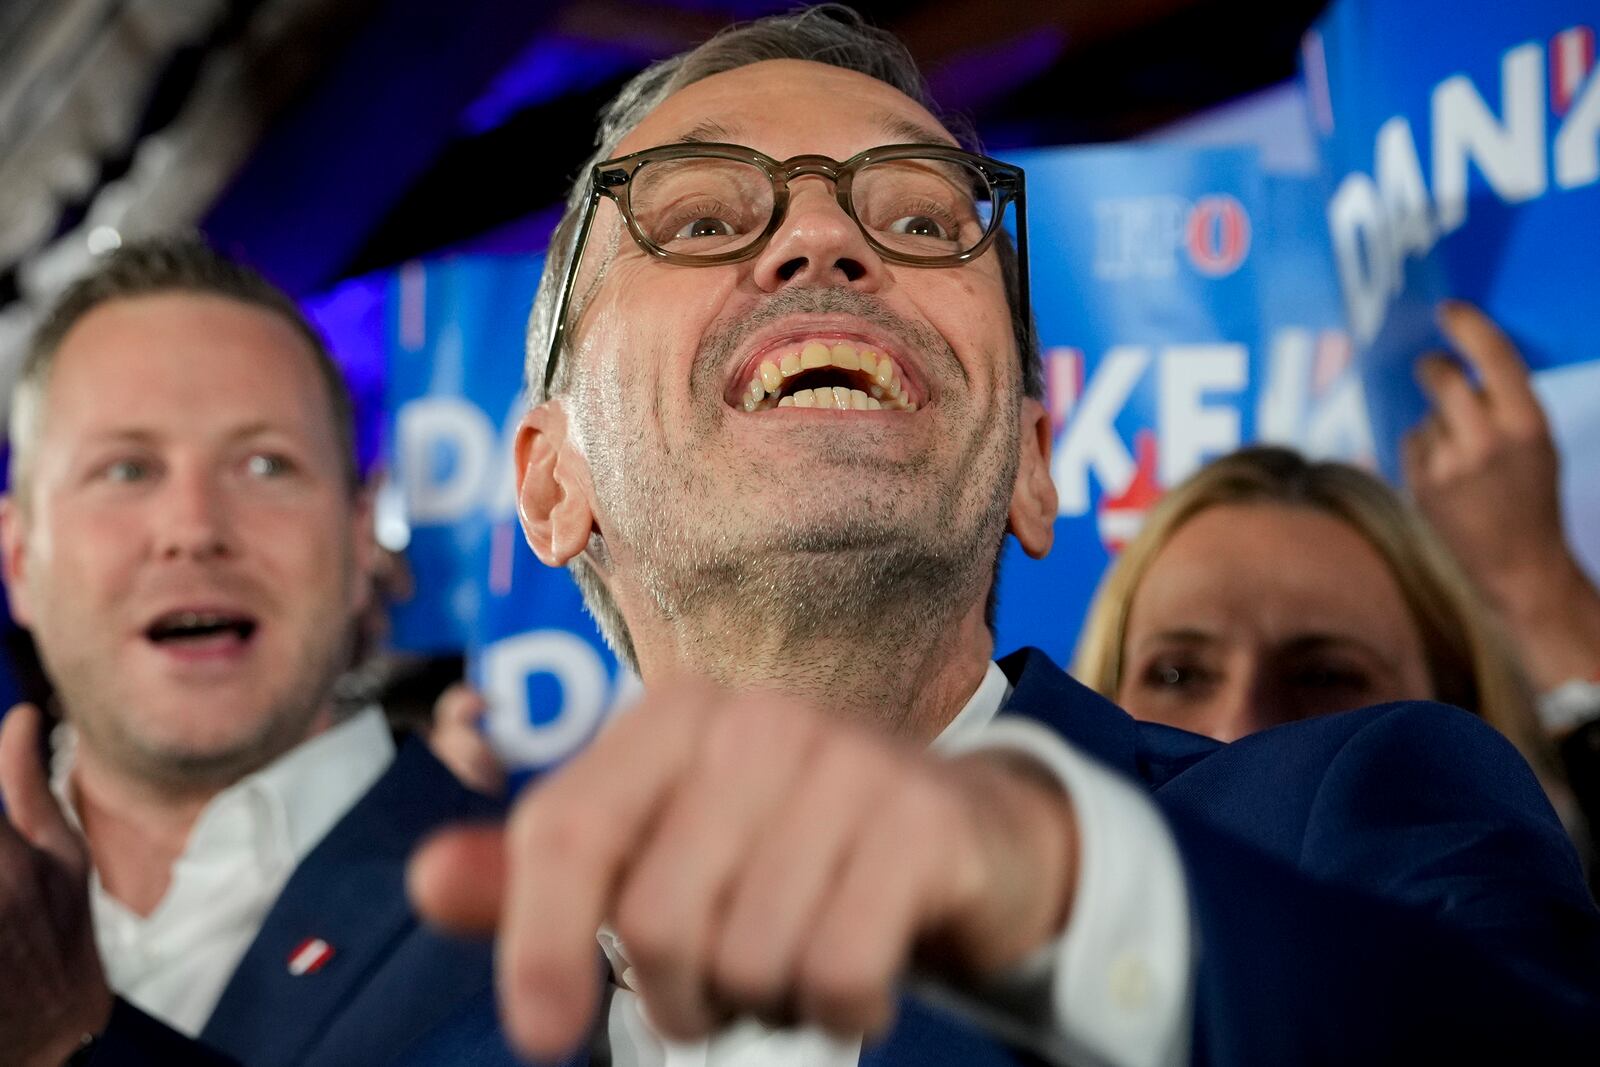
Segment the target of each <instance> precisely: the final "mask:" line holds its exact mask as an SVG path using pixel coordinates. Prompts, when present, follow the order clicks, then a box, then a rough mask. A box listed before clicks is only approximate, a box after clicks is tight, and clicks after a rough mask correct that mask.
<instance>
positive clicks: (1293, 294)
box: [998, 145, 1372, 661]
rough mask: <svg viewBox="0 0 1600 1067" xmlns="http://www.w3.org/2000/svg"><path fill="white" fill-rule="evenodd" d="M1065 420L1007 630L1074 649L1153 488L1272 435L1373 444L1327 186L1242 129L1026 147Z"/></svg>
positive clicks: (1020, 560) (1055, 387)
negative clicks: (1207, 140)
mask: <svg viewBox="0 0 1600 1067" xmlns="http://www.w3.org/2000/svg"><path fill="white" fill-rule="evenodd" d="M1010 158H1011V159H1012V161H1014V162H1017V163H1019V164H1021V165H1022V166H1023V167H1024V168H1025V169H1026V170H1027V173H1028V196H1029V203H1030V211H1029V231H1030V233H1029V240H1030V248H1031V255H1030V260H1031V269H1032V278H1033V297H1034V306H1035V309H1036V311H1037V314H1038V323H1039V334H1040V339H1041V342H1042V346H1043V349H1044V359H1045V372H1046V384H1047V407H1048V410H1049V412H1050V416H1051V420H1052V425H1053V427H1054V430H1055V454H1054V457H1053V461H1052V474H1053V475H1054V478H1055V483H1056V490H1057V492H1058V493H1059V494H1060V514H1059V517H1058V519H1057V522H1056V544H1055V548H1054V549H1053V550H1052V552H1051V554H1050V556H1049V557H1048V558H1047V559H1046V560H1045V561H1044V562H1043V563H1032V562H1031V561H1028V560H1027V559H1026V557H1024V556H1023V555H1022V553H1021V552H1020V551H1018V550H1017V549H1016V548H1015V546H1012V547H1011V548H1010V550H1009V551H1008V555H1007V557H1006V559H1005V562H1004V564H1003V567H1002V580H1001V587H1000V608H999V615H998V629H999V635H998V638H999V646H1000V647H1001V648H1002V649H1006V648H1010V647H1014V646H1017V645H1021V644H1034V645H1038V646H1039V647H1042V648H1044V649H1045V650H1046V651H1048V652H1050V653H1051V654H1052V655H1053V656H1056V657H1058V658H1060V659H1061V660H1062V661H1065V660H1066V659H1069V658H1070V655H1071V650H1072V647H1073V644H1074V643H1075V641H1076V637H1077V631H1078V626H1079V622H1080V620H1081V618H1082V615H1083V612H1084V609H1085V608H1086V607H1087V605H1088V602H1089V599H1090V597H1091V595H1092V593H1093V589H1094V586H1095V584H1096V583H1097V582H1098V581H1099V578H1100V574H1101V572H1102V571H1103V569H1104V567H1105V565H1106V563H1107V562H1108V561H1109V559H1110V556H1111V553H1112V552H1114V551H1115V550H1116V548H1117V547H1118V546H1120V545H1121V544H1122V543H1123V542H1124V541H1125V540H1127V539H1128V538H1129V537H1131V536H1132V535H1133V533H1134V532H1135V531H1136V530H1137V528H1138V525H1139V522H1140V520H1141V518H1142V516H1143V514H1144V511H1145V509H1147V508H1148V507H1149V506H1150V505H1151V504H1153V503H1154V502H1155V501H1156V500H1157V499H1158V498H1159V497H1160V495H1161V493H1162V491H1163V490H1164V489H1165V488H1166V487H1168V486H1171V485H1173V484H1175V483H1176V482H1178V481H1181V480H1182V479H1183V478H1185V477H1187V476H1188V475H1189V474H1191V473H1193V472H1194V471H1195V470H1196V469H1198V468H1199V467H1200V466H1201V465H1202V464H1203V463H1205V462H1206V461H1207V460H1209V459H1211V458H1214V457H1216V456H1219V455H1222V454H1223V453H1226V452H1229V451H1232V450H1233V449H1235V448H1237V447H1239V446H1240V445H1241V444H1244V443H1247V442H1250V441H1254V440H1257V439H1260V438H1263V437H1266V438H1270V439H1274V440H1280V441H1285V442H1290V443H1294V444H1297V445H1300V446H1301V447H1304V448H1306V449H1308V450H1310V451H1313V452H1316V453H1317V454H1320V455H1334V456H1339V457H1340V458H1346V459H1352V460H1358V461H1360V460H1365V459H1367V458H1368V457H1370V454H1371V452H1372V441H1371V434H1370V428H1369V425H1368V420H1367V413H1366V405H1365V398H1364V395H1363V393H1362V389H1361V384H1360V381H1359V379H1358V376H1357V375H1356V373H1355V371H1354V368H1353V365H1352V361H1351V358H1350V346H1349V343H1348V339H1347V337H1346V335H1345V334H1344V332H1343V330H1342V313H1341V311H1340V308H1339V303H1338V292H1337V288H1336V287H1335V285H1334V283H1333V278H1332V273H1331V259H1330V256H1329V251H1328V248H1327V241H1326V238H1325V236H1324V231H1323V228H1322V227H1321V225H1320V217H1321V204H1322V202H1323V200H1322V186H1321V184H1320V183H1319V182H1317V181H1314V180H1310V179H1304V178H1289V177H1279V176H1269V175H1266V174H1264V173H1263V171H1262V168H1261V167H1260V166H1259V163H1258V160H1257V158H1256V154H1255V152H1254V150H1252V149H1246V148H1182V147H1173V146H1162V145H1138V146H1121V147H1107V148H1060V149H1040V150H1035V151H1028V152H1016V153H1013V154H1012V155H1011V157H1010Z"/></svg>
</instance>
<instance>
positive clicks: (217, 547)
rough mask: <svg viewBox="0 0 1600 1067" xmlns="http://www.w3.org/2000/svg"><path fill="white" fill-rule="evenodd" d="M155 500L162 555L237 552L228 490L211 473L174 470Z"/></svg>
mask: <svg viewBox="0 0 1600 1067" xmlns="http://www.w3.org/2000/svg"><path fill="white" fill-rule="evenodd" d="M154 503H155V506H156V507H157V509H158V512H159V514H158V517H157V531H158V533H157V544H156V549H157V553H158V554H159V555H160V556H161V557H162V558H164V559H196V560H205V559H215V558H219V557H223V556H228V555H231V554H232V553H233V551H234V545H233V535H232V529H231V521H230V519H229V509H228V503H227V500H226V489H225V488H224V487H223V486H222V485H220V484H219V483H218V480H217V478H216V477H214V476H213V475H212V474H210V473H209V472H204V471H183V470H174V471H172V472H170V473H169V474H168V477H167V481H166V485H165V486H163V492H162V493H161V494H160V495H159V498H158V499H157V500H156V501H155V502H154Z"/></svg>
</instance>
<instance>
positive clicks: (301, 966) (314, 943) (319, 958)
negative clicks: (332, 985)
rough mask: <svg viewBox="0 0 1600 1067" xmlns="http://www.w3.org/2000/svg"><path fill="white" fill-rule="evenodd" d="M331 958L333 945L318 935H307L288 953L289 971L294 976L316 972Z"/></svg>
mask: <svg viewBox="0 0 1600 1067" xmlns="http://www.w3.org/2000/svg"><path fill="white" fill-rule="evenodd" d="M331 959H333V946H332V945H330V944H328V943H327V942H326V941H324V940H322V938H320V937H308V938H306V939H305V940H304V941H302V942H300V945H299V947H298V948H296V949H295V950H294V951H293V952H291V953H289V973H290V974H291V975H293V976H294V977H296V978H299V977H301V976H302V975H307V974H316V973H317V972H318V971H320V970H322V968H324V967H326V966H327V965H328V961H329V960H331Z"/></svg>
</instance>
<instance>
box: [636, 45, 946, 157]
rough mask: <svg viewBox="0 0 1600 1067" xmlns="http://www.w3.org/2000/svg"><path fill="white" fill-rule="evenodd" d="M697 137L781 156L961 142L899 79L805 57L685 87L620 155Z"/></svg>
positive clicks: (663, 104)
mask: <svg viewBox="0 0 1600 1067" xmlns="http://www.w3.org/2000/svg"><path fill="white" fill-rule="evenodd" d="M696 141H724V142H729V143H732V144H740V145H745V146H747V147H750V148H754V149H757V150H758V151H762V152H765V153H766V154H767V155H770V156H773V157H775V158H777V159H788V158H789V157H791V156H797V155H804V154H808V153H816V154H820V155H826V156H831V157H832V158H834V159H839V160H843V159H847V158H849V157H850V156H852V155H854V154H855V153H857V152H860V151H862V150H863V149H866V148H874V147H877V146H879V145H885V144H903V143H917V144H949V145H955V144H957V141H956V139H955V138H954V137H952V136H951V135H950V132H949V131H948V130H946V129H945V128H944V126H943V125H942V124H941V123H940V122H939V120H938V119H937V118H935V117H934V116H933V115H932V114H931V113H930V112H929V111H928V110H927V109H926V108H924V107H923V106H922V105H920V104H918V103H917V102H916V101H915V100H912V99H911V98H910V97H908V96H906V95H905V94H904V93H902V92H900V91H899V90H898V89H896V88H894V87H893V86H891V85H889V84H887V83H885V82H881V81H879V80H878V79H876V78H872V77H869V76H868V75H865V74H861V73H858V72H856V71H852V70H845V69H843V68H842V67H834V66H829V65H828V64H826V63H814V62H810V61H807V60H799V59H770V60H765V61H763V62H760V63H752V64H750V65H748V66H744V67H739V68H737V69H734V70H729V71H723V72H722V73H720V74H713V75H711V76H710V77H708V78H704V79H701V80H700V81H697V82H694V83H693V84H691V85H687V86H685V87H684V88H682V89H680V90H678V91H677V92H675V93H673V94H672V95H671V96H669V97H667V98H666V99H665V100H664V101H662V102H661V104H660V105H659V106H657V107H656V109H655V110H653V111H651V112H650V113H649V114H648V115H646V116H645V118H644V119H643V121H641V122H640V123H639V125H638V126H636V127H634V129H633V130H632V131H630V132H629V133H628V135H627V136H626V137H624V138H623V139H622V141H621V143H620V144H619V145H618V146H617V150H616V152H615V153H614V154H615V155H618V156H621V155H626V154H627V153H629V152H637V151H639V150H641V149H644V148H653V147H655V146H656V145H663V144H678V143H683V142H696Z"/></svg>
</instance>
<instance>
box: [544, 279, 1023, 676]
mask: <svg viewBox="0 0 1600 1067" xmlns="http://www.w3.org/2000/svg"><path fill="white" fill-rule="evenodd" d="M794 292H795V293H796V298H795V299H787V300H786V299H783V298H782V294H780V297H775V298H773V300H772V301H769V302H768V303H767V304H766V305H763V307H762V308H761V309H760V310H759V311H758V312H757V313H756V314H755V315H753V316H749V317H746V318H745V319H743V320H741V321H740V322H738V323H736V324H734V325H733V326H730V327H729V328H727V329H725V330H723V331H721V332H719V333H718V334H717V335H715V336H712V337H710V338H708V340H707V342H706V343H705V344H704V345H703V346H702V351H701V352H700V353H699V355H698V356H697V358H696V361H695V369H694V370H693V372H692V376H693V378H694V382H693V384H694V388H695V395H697V396H712V395H715V396H718V397H720V395H721V387H722V383H721V381H720V375H721V372H722V368H723V367H725V366H726V365H727V362H728V358H729V356H730V355H731V351H730V346H732V345H734V344H736V343H737V342H738V340H739V339H740V338H742V337H744V336H747V335H748V333H749V332H750V331H751V330H753V329H756V328H759V326H760V325H761V324H762V322H763V321H770V320H772V319H776V318H778V317H780V316H782V315H786V314H790V313H792V312H794V311H806V310H810V311H815V312H818V313H825V312H830V311H845V312H849V313H854V314H857V315H860V316H861V317H863V318H866V319H868V320H873V319H877V320H880V321H882V320H885V319H888V320H890V321H888V323H887V324H888V325H889V326H890V327H891V328H892V329H893V330H894V331H895V333H896V334H898V335H900V336H902V337H905V338H906V339H907V340H908V341H910V342H912V343H916V344H918V345H919V346H921V347H922V349H923V351H924V352H926V353H929V358H930V359H933V360H935V361H948V363H949V364H950V365H954V366H955V367H957V368H959V366H960V364H959V362H958V361H957V359H956V356H955V354H954V353H953V352H952V351H950V349H949V347H948V344H947V343H945V342H944V341H943V339H942V338H940V337H938V335H937V334H933V333H932V331H930V330H927V329H925V328H922V329H919V328H916V327H914V326H912V325H910V324H907V323H905V322H904V321H903V320H900V319H899V318H898V317H894V316H890V315H888V314H887V313H885V312H883V311H882V310H881V309H880V307H879V305H877V303H876V301H871V300H870V299H866V300H863V298H861V294H856V293H853V292H851V291H849V290H812V291H794ZM930 344H937V346H938V347H937V348H930ZM592 365H593V364H591V366H592ZM596 377H599V376H598V375H580V376H579V378H580V379H588V381H587V382H582V383H575V384H576V391H577V396H576V399H577V400H578V404H577V410H579V411H584V412H587V413H588V417H584V418H580V419H578V420H577V421H578V423H579V425H578V427H577V430H578V435H579V438H580V442H581V445H582V447H583V449H584V452H585V454H586V456H587V457H588V458H589V461H590V467H591V470H592V471H593V472H594V487H595V492H596V494H597V495H598V497H599V499H600V502H601V504H602V507H603V508H604V509H605V511H606V513H607V515H608V516H609V518H610V520H611V523H612V526H613V531H612V536H613V538H615V539H617V540H619V541H620V542H622V543H624V544H626V545H627V547H628V552H629V556H630V558H631V559H632V560H633V561H634V564H635V565H634V568H633V570H634V573H633V575H632V579H633V580H634V581H636V582H637V584H638V586H639V588H640V589H641V591H642V592H643V593H644V595H645V597H646V598H647V600H648V602H649V603H650V605H651V606H652V608H653V610H654V613H655V614H656V615H657V616H658V618H659V620H660V621H661V622H664V623H665V624H667V625H668V626H670V627H672V628H674V629H675V630H676V631H677V632H678V633H679V635H680V642H679V646H680V648H682V649H684V650H685V652H686V653H689V652H691V650H692V654H693V655H694V658H695V659H697V660H700V661H701V662H700V663H699V666H700V667H701V668H702V669H704V670H706V671H707V672H708V673H711V674H712V675H713V676H716V677H722V678H723V679H724V680H727V681H730V682H731V681H733V680H734V679H735V678H742V677H747V676H748V675H750V674H751V673H752V672H754V673H762V672H763V667H762V666H761V664H762V662H763V661H764V660H766V661H770V660H772V659H773V658H774V657H776V656H778V654H779V652H780V650H781V651H782V656H781V658H782V660H783V663H782V667H783V669H784V670H786V671H789V672H791V673H792V672H793V671H795V670H805V669H807V668H808V667H809V668H811V669H814V670H817V671H820V672H822V673H824V674H826V673H828V672H829V671H830V670H832V669H833V666H834V665H833V664H832V660H833V659H834V658H836V655H837V653H836V650H835V649H834V646H836V645H837V644H838V643H839V642H845V643H850V644H857V645H860V646H861V647H863V648H882V649H885V650H888V649H906V648H912V649H914V648H918V647H929V646H932V645H933V644H934V643H935V640H936V638H937V637H938V635H939V634H941V633H942V632H944V631H947V630H948V629H949V628H950V627H951V626H952V624H953V621H954V620H955V619H957V618H959V617H960V616H961V615H962V614H963V613H965V612H967V611H969V610H970V609H971V608H972V605H973V604H974V603H981V602H982V600H983V599H984V597H985V596H986V594H987V592H988V587H989V583H990V582H991V581H992V580H993V576H994V568H995V562H996V559H997V557H998V553H999V550H1000V543H1001V539H1002V537H1003V535H1004V532H1005V523H1006V515H1007V510H1008V506H1009V502H1010V498H1011V490H1012V485H1013V483H1014V481H1015V477H1016V471H1017V441H1016V431H1015V429H1014V428H1015V427H1016V425H1017V403H1019V402H1020V401H1017V402H1013V403H1012V404H1011V405H1010V407H1009V408H1008V409H1007V410H1004V411H1000V412H996V413H994V416H993V417H995V418H999V419H1003V420H1005V424H1006V425H1008V426H1009V427H1012V428H1013V429H1012V430H1011V432H1009V433H1006V434H1004V435H1002V436H1001V437H1000V438H998V439H996V438H994V437H992V436H990V437H982V438H979V439H977V440H975V442H974V446H973V448H972V449H971V450H970V452H969V455H968V456H967V457H965V462H962V463H958V464H957V466H956V469H957V470H961V471H966V472H968V473H969V474H971V473H977V474H979V475H980V476H981V475H982V474H983V473H985V472H987V471H992V472H993V475H994V477H993V480H992V482H988V490H987V493H986V499H983V500H982V501H981V502H977V503H976V505H975V503H974V502H973V501H972V500H970V499H968V498H970V496H971V494H972V493H973V492H976V491H978V490H976V489H968V488H965V487H963V486H962V485H960V484H938V485H933V484H931V481H930V477H929V476H930V474H931V473H934V472H930V470H929V467H930V459H929V457H927V456H918V457H914V458H913V459H910V460H908V461H906V462H904V463H900V464H895V465H893V469H892V470H890V471H888V472H887V474H885V475H883V477H882V482H883V486H882V491H881V492H880V493H877V494H875V495H872V496H871V497H870V498H868V499H865V500H856V501H854V502H853V503H851V504H850V505H849V506H841V507H836V508H823V509H819V510H818V511H817V512H815V513H814V514H815V515H816V516H817V521H814V522H806V523H800V524H788V525H785V526H772V525H768V526H766V527H764V528H762V527H755V528H758V529H760V530H761V533H760V534H758V535H757V536H756V537H754V538H751V537H750V536H749V530H750V528H752V527H751V524H750V523H740V522H738V521H737V520H738V519H739V518H740V516H739V515H737V514H736V511H735V509H732V508H730V507H728V506H727V503H726V501H727V499H728V498H727V497H726V496H719V495H718V494H716V493H708V492H706V491H705V490H706V489H709V488H713V487H711V486H710V485H709V484H708V479H709V477H711V476H710V475H708V474H707V473H706V471H705V470H704V469H703V468H700V467H697V466H696V465H695V464H694V462H693V459H694V457H692V456H685V457H672V456H670V455H666V454H665V453H664V452H663V450H662V449H661V448H660V447H658V446H657V444H656V442H654V441H652V440H651V439H650V438H649V437H648V434H647V431H646V430H645V427H648V426H651V425H657V424H659V421H660V420H659V413H658V412H654V411H651V410H648V409H647V406H646V405H629V404H628V402H627V400H626V399H625V397H624V396H623V392H622V387H621V385H620V383H614V384H613V385H612V387H611V388H610V389H609V390H607V389H602V388H601V387H600V386H599V383H597V382H596V381H595V380H594V379H595V378H596ZM654 403H655V398H649V401H648V404H649V405H653V404H654ZM630 407H634V408H637V409H636V410H630ZM723 407H724V406H723V405H722V404H721V403H720V401H719V402H718V403H716V404H715V405H712V404H708V405H705V406H704V407H702V408H700V409H697V414H696V416H695V424H694V425H693V427H692V431H693V432H692V433H691V435H690V439H691V440H692V441H704V442H709V441H714V440H715V439H716V437H715V434H716V430H717V428H718V427H719V425H720V420H723V419H726V418H728V417H730V415H731V411H729V410H723ZM619 427H627V428H629V429H628V435H627V436H622V435H615V436H612V437H610V439H607V438H606V435H605V433H604V432H603V430H604V429H611V430H615V429H616V428H619ZM595 431H601V432H595ZM862 451H863V450H862V449H861V448H860V447H859V443H858V442H852V443H851V444H850V445H844V444H841V443H840V442H838V440H837V438H836V437H828V438H824V439H822V440H820V441H819V443H818V446H817V448H816V449H815V455H816V457H817V458H818V459H819V460H820V461H823V462H822V465H823V466H825V467H827V468H828V469H838V468H839V467H845V468H848V466H849V465H850V464H851V463H852V462H864V461H862V460H861V459H860V458H859V457H860V456H861V454H862ZM651 456H654V457H655V459H654V460H653V461H650V462H645V461H643V460H646V459H649V457H651ZM750 470H751V474H752V478H753V479H765V480H766V481H767V484H766V485H765V486H764V487H762V488H760V489H758V490H756V491H755V492H753V493H752V496H753V497H755V498H757V499H760V498H763V497H765V498H766V499H778V498H779V496H780V495H783V494H787V493H791V492H793V491H794V490H795V489H796V488H798V487H799V486H800V485H801V484H802V480H803V478H804V477H805V473H804V471H802V470H800V469H798V468H797V467H796V466H794V465H790V466H788V467H781V466H780V468H779V469H775V470H774V471H773V472H772V473H770V474H768V473H765V472H762V471H761V470H760V465H759V463H758V462H757V461H754V460H753V461H752V463H751V465H750ZM874 470H875V471H878V472H882V471H884V464H883V463H882V462H876V463H875V464H874ZM774 481H776V482H777V483H779V484H776V485H774V484H772V483H773V482H774ZM928 492H934V493H936V494H937V500H936V501H935V502H934V505H933V506H932V507H931V508H926V501H921V502H919V501H918V500H916V499H915V495H920V494H926V493H928ZM686 501H687V502H689V507H687V508H686V507H685V505H684V502H686ZM708 501H717V502H718V503H717V506H715V507H712V506H710V504H709V503H708ZM919 504H920V505H921V506H919ZM757 506H759V505H757ZM912 508H916V509H917V510H919V511H922V512H923V514H924V515H927V516H929V519H928V520H927V521H922V522H917V523H915V524H910V523H908V522H907V521H906V514H907V512H908V511H909V510H911V509H912ZM924 509H925V510H924ZM974 511H976V514H975V516H974ZM963 515H966V516H967V518H966V521H965V528H963V523H962V521H961V520H962V517H963ZM741 539H742V540H741ZM613 555H614V553H613ZM637 626H638V624H637V622H635V623H634V624H633V627H632V628H633V629H635V632H637ZM809 648H814V649H815V653H816V656H815V660H816V661H813V657H810V656H808V655H807V649H809ZM823 661H826V662H823ZM683 666H687V664H683ZM777 666H778V665H777V664H775V663H771V662H768V663H767V668H768V669H776V668H777Z"/></svg>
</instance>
